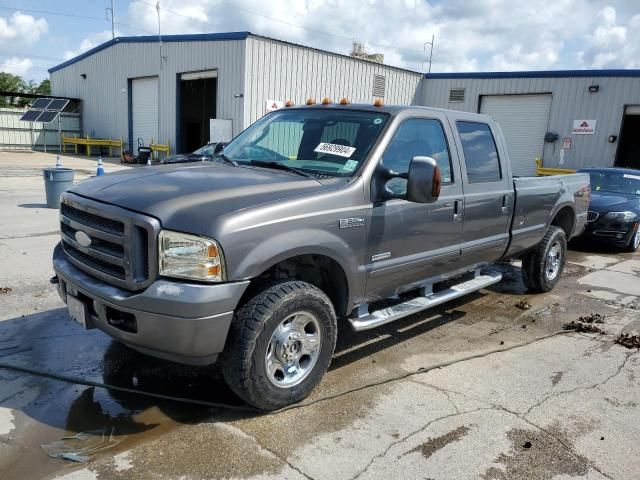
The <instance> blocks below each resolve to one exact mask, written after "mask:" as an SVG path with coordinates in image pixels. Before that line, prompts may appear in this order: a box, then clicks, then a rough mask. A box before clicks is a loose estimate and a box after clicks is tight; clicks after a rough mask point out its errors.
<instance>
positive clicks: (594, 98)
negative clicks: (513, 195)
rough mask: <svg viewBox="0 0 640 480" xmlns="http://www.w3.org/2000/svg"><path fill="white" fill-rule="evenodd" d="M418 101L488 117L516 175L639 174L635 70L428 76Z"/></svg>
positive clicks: (638, 76) (638, 74)
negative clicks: (592, 170) (603, 170)
mask: <svg viewBox="0 0 640 480" xmlns="http://www.w3.org/2000/svg"><path fill="white" fill-rule="evenodd" d="M420 103H421V104H422V105H430V106H435V107H442V108H450V109H455V110H465V111H468V112H480V113H486V114H489V115H491V116H493V117H494V118H495V119H496V121H497V122H498V123H499V124H500V126H501V127H502V130H503V132H504V135H505V139H506V142H507V147H508V150H509V156H510V157H511V162H512V164H513V169H514V172H515V173H517V174H519V175H528V174H529V175H530V174H533V173H535V163H534V159H535V158H542V160H543V163H544V166H545V167H550V168H566V169H578V168H581V167H589V166H606V167H611V166H614V165H615V166H625V167H631V168H640V70H568V71H548V72H495V73H469V74H467V73H451V74H446V73H443V74H438V73H436V74H433V73H432V74H430V75H428V76H427V77H426V78H425V80H424V82H423V84H422V89H421V96H420Z"/></svg>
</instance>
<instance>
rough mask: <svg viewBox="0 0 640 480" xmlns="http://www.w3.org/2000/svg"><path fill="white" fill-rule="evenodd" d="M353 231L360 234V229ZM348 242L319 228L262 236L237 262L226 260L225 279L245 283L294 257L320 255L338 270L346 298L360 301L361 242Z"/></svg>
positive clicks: (362, 286) (363, 279) (361, 292)
mask: <svg viewBox="0 0 640 480" xmlns="http://www.w3.org/2000/svg"><path fill="white" fill-rule="evenodd" d="M352 230H356V229H352ZM357 230H361V231H362V232H364V228H362V229H357ZM351 233H352V234H353V233H355V232H351ZM348 240H349V239H345V238H344V237H343V236H341V235H338V234H337V233H334V232H331V231H327V230H324V229H320V228H303V229H298V230H294V231H283V232H280V233H277V234H275V235H273V236H266V237H263V238H261V239H260V241H259V242H258V243H257V244H256V245H255V246H254V247H253V248H252V249H250V250H249V251H248V252H247V253H246V254H245V255H243V256H242V257H241V258H237V261H234V259H228V260H229V261H228V262H227V263H228V265H229V267H228V268H229V271H228V278H230V279H234V280H235V279H243V280H248V279H252V278H256V277H258V276H260V275H261V274H262V273H264V272H265V271H267V270H269V269H270V268H271V267H273V266H274V265H276V264H278V263H280V262H282V261H284V260H287V259H289V258H292V257H295V256H298V255H305V254H313V255H324V256H326V257H329V258H331V259H332V260H334V261H335V262H336V263H338V264H339V265H340V266H341V267H342V269H343V271H344V273H345V277H346V279H347V285H348V288H349V292H350V294H349V297H350V299H351V300H353V299H354V298H356V299H357V298H362V296H363V295H364V284H365V274H364V270H363V268H362V261H361V259H362V255H363V252H362V249H361V248H360V247H361V245H362V243H361V242H356V246H352V245H353V244H352V243H351V242H349V241H348ZM351 240H353V239H351ZM359 260H360V261H359Z"/></svg>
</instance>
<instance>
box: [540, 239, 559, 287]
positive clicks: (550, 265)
mask: <svg viewBox="0 0 640 480" xmlns="http://www.w3.org/2000/svg"><path fill="white" fill-rule="evenodd" d="M561 265H562V246H561V245H560V242H554V243H553V245H551V248H550V249H549V252H548V253H547V260H546V262H545V268H544V272H545V275H546V277H547V280H553V279H555V278H556V277H557V276H558V274H559V273H560V266H561Z"/></svg>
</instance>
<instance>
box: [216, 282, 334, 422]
mask: <svg viewBox="0 0 640 480" xmlns="http://www.w3.org/2000/svg"><path fill="white" fill-rule="evenodd" d="M336 333H337V325H336V314H335V311H334V308H333V305H332V303H331V301H330V300H329V298H327V296H326V295H325V294H324V292H322V291H321V290H319V289H318V288H316V287H314V286H313V285H310V284H308V283H306V282H300V281H284V282H281V283H278V284H275V285H272V286H269V287H266V288H264V289H262V290H260V291H258V292H257V293H255V294H254V295H253V297H252V298H250V299H248V301H246V302H245V303H244V305H243V306H241V307H240V308H239V310H238V311H237V312H236V316H235V318H234V320H233V323H232V325H231V330H230V332H229V338H228V339H227V343H226V345H225V350H224V353H223V355H222V373H223V375H224V378H225V381H226V382H227V384H228V385H229V387H230V388H231V389H232V390H233V391H234V392H235V393H236V394H237V395H238V396H239V397H241V398H242V399H243V400H244V401H246V402H247V403H248V404H250V405H252V406H254V407H256V408H259V409H261V410H276V409H278V408H281V407H284V406H286V405H290V404H292V403H297V402H299V401H301V400H303V399H304V398H306V397H307V396H308V395H309V394H310V393H311V391H312V390H313V389H314V387H315V386H316V385H317V384H318V383H319V382H320V379H321V378H322V376H323V375H324V373H325V372H326V370H327V367H328V366H329V363H330V362H331V357H332V355H333V350H334V348H335V344H336Z"/></svg>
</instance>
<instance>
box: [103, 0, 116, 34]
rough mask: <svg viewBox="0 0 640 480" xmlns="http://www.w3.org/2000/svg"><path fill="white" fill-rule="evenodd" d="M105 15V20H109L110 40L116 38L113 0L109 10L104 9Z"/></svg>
mask: <svg viewBox="0 0 640 480" xmlns="http://www.w3.org/2000/svg"><path fill="white" fill-rule="evenodd" d="M105 13H106V14H107V20H111V38H116V16H115V13H114V10H113V0H111V8H109V7H107V8H105ZM109 17H111V18H109Z"/></svg>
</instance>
